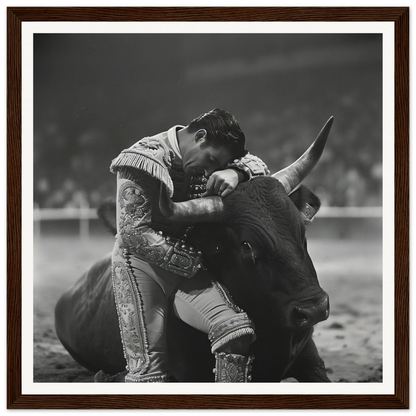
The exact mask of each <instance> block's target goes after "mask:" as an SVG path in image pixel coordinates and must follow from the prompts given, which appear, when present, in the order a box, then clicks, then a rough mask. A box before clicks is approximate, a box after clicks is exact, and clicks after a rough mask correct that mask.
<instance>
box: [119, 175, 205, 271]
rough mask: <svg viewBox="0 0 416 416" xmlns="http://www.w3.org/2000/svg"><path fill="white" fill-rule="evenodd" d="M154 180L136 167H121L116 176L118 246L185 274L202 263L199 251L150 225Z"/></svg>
mask: <svg viewBox="0 0 416 416" xmlns="http://www.w3.org/2000/svg"><path fill="white" fill-rule="evenodd" d="M155 185H156V187H157V185H158V181H155V180H154V179H153V178H151V177H149V175H147V174H145V173H143V172H140V171H136V172H135V174H134V179H133V178H132V175H131V174H129V173H128V172H125V171H124V170H120V171H119V172H118V176H117V189H118V190H117V231H118V234H117V238H118V243H119V246H120V248H121V249H123V250H127V251H128V252H129V253H130V254H132V255H135V256H137V257H139V258H141V259H143V260H145V261H147V262H149V263H151V264H155V265H157V266H159V267H162V268H163V269H165V270H168V271H171V272H173V273H176V274H179V275H181V276H185V277H188V278H189V277H192V276H193V275H195V273H196V272H197V271H198V269H199V268H200V267H201V260H202V259H201V253H200V252H197V251H195V250H194V249H193V248H192V247H190V246H189V245H185V244H184V243H183V242H182V241H180V240H177V239H175V238H171V237H168V236H164V235H163V234H162V233H160V232H157V231H155V230H154V229H152V228H151V226H150V225H151V220H152V197H154V194H155Z"/></svg>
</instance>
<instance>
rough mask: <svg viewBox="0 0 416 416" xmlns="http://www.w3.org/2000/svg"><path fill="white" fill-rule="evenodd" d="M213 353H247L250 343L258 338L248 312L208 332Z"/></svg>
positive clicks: (236, 315)
mask: <svg viewBox="0 0 416 416" xmlns="http://www.w3.org/2000/svg"><path fill="white" fill-rule="evenodd" d="M208 337H209V340H210V342H211V352H212V353H220V352H225V353H233V354H241V355H247V354H248V353H249V349H250V345H251V344H252V343H253V341H254V340H255V339H256V334H255V330H254V324H253V322H252V320H251V319H250V318H249V317H248V316H247V314H246V313H236V314H235V315H234V316H233V317H231V318H228V319H227V320H225V321H223V322H220V323H219V324H217V325H216V326H215V327H214V328H212V330H211V331H210V333H209V334H208Z"/></svg>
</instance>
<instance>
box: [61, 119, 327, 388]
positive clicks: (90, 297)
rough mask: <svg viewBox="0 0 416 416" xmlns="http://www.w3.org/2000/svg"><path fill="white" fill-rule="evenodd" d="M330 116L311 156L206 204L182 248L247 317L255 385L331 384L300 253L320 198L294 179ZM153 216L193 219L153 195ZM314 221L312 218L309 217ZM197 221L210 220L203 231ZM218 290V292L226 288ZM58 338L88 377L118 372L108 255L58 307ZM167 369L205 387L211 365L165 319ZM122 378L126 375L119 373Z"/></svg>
mask: <svg viewBox="0 0 416 416" xmlns="http://www.w3.org/2000/svg"><path fill="white" fill-rule="evenodd" d="M332 122H333V118H332V117H331V118H330V119H329V120H328V121H327V123H326V124H325V126H324V127H323V129H322V130H321V132H320V133H319V135H318V137H317V138H316V140H315V141H314V142H313V143H312V145H311V146H310V147H309V149H308V150H307V151H306V152H305V153H304V154H303V155H302V156H301V157H300V158H299V159H298V160H297V161H296V162H294V163H293V164H292V165H290V166H289V167H287V168H285V169H283V170H282V171H279V172H277V173H276V174H274V175H272V176H264V177H257V178H255V179H253V180H251V181H249V182H244V183H241V184H240V185H239V186H238V187H237V188H236V190H235V191H234V192H232V193H231V194H230V195H228V196H227V197H225V198H223V199H221V198H219V197H214V198H211V199H210V198H206V200H207V204H211V203H212V204H213V205H212V207H210V209H208V210H207V209H205V210H204V211H205V212H207V211H209V212H210V215H209V217H206V216H204V218H203V221H204V222H202V223H201V222H199V223H198V224H195V225H194V226H193V227H192V229H191V231H190V232H189V234H188V240H189V242H190V243H191V244H193V245H194V246H197V247H199V249H200V250H201V251H202V253H203V258H204V267H205V268H206V269H207V270H208V272H209V273H210V274H211V275H212V277H213V278H214V279H215V280H216V281H217V282H219V283H221V285H220V287H223V288H224V296H225V298H231V299H233V301H234V303H235V304H237V305H238V306H239V307H240V308H241V309H242V310H244V311H245V312H247V314H248V315H249V316H250V317H251V318H252V320H253V321H254V324H255V327H256V335H257V339H256V341H255V342H254V343H253V344H252V352H253V354H254V356H255V361H254V364H253V370H252V381H253V382H280V381H281V380H283V379H285V378H288V377H293V378H295V379H296V380H298V381H299V382H329V381H330V380H329V378H328V377H327V374H326V369H325V365H324V362H323V360H322V359H321V358H320V356H319V353H318V351H317V348H316V345H315V343H314V341H313V338H312V334H313V327H314V325H315V324H317V323H318V322H321V321H323V320H326V319H327V318H328V316H329V298H328V295H327V293H326V292H325V291H324V290H323V289H322V288H321V287H320V285H319V282H318V278H317V274H316V271H315V268H314V265H313V263H312V260H311V258H310V256H309V254H308V250H307V242H306V235H305V222H306V221H307V220H309V219H310V218H311V217H312V216H313V215H314V214H315V213H316V212H317V211H318V209H319V207H320V201H319V199H318V198H317V197H316V196H315V195H314V194H313V193H312V192H311V191H310V190H309V189H307V188H306V187H305V186H304V185H300V183H301V181H302V180H303V179H304V178H305V176H306V175H307V174H308V173H309V172H310V171H311V169H312V168H313V167H314V165H315V164H316V163H317V161H318V160H319V158H320V156H321V154H322V152H323V150H324V147H325V145H326V141H327V137H328V134H329V131H330V128H331V125H332ZM160 201H161V202H160V208H161V211H162V212H163V214H164V215H165V216H167V217H168V218H170V219H171V220H172V221H184V222H189V221H190V220H191V221H198V218H199V221H200V217H199V216H198V212H195V211H193V210H191V209H190V207H192V201H185V202H181V203H174V202H172V201H171V200H169V199H168V198H167V197H166V194H165V193H164V192H163V190H162V192H161V198H160ZM311 213H312V214H311ZM205 221H208V223H206V222H205ZM225 288H226V289H225ZM55 328H56V333H57V336H58V338H59V339H60V341H61V343H62V344H63V346H64V347H65V348H66V349H67V351H68V352H69V353H70V355H71V356H72V357H73V358H74V359H75V360H76V361H77V362H78V363H80V364H81V365H82V366H84V367H86V368H87V369H89V370H91V371H94V372H96V371H99V370H103V371H104V373H107V374H110V375H112V374H114V375H116V376H114V377H113V378H111V377H110V378H109V380H111V381H119V380H120V379H122V377H121V378H120V377H117V374H121V375H122V374H124V373H125V366H126V362H125V359H124V355H123V349H122V342H121V338H120V332H119V326H118V318H117V313H116V306H115V301H114V295H113V290H112V280H111V253H109V254H108V255H107V256H105V257H104V258H103V259H102V260H100V261H98V262H97V263H95V264H94V265H93V266H92V268H91V269H90V270H88V271H87V272H86V273H85V274H84V275H83V276H82V277H81V278H80V279H79V280H78V281H77V282H76V283H75V285H73V286H72V287H71V288H69V289H68V290H67V291H66V292H65V293H64V294H63V295H62V296H61V298H60V299H59V301H58V303H57V305H56V308H55ZM167 331H168V345H169V352H170V357H171V367H172V368H171V371H172V374H173V375H174V377H175V378H176V379H177V380H178V381H181V382H184V381H191V382H195V381H213V374H212V369H213V368H214V357H213V355H212V354H211V352H210V346H209V341H208V339H207V336H206V335H205V334H202V333H200V332H199V331H197V330H195V329H194V328H191V327H190V326H188V325H187V324H185V323H183V322H182V321H180V320H179V319H178V318H176V317H175V315H174V313H171V314H170V316H169V319H168V324H167ZM123 372H124V373H123Z"/></svg>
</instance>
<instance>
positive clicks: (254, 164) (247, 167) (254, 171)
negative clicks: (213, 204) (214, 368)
mask: <svg viewBox="0 0 416 416" xmlns="http://www.w3.org/2000/svg"><path fill="white" fill-rule="evenodd" d="M269 174H270V171H269V169H268V168H267V166H266V164H265V163H264V162H263V161H262V160H261V159H260V158H258V157H257V156H254V155H252V154H250V153H247V154H246V155H245V156H243V157H242V158H240V159H234V161H232V162H231V163H229V164H228V165H226V166H225V167H224V169H220V170H217V171H215V172H214V173H213V174H212V175H211V176H210V177H209V179H208V182H207V184H206V192H205V193H204V194H202V196H207V195H217V194H218V195H221V196H222V197H223V198H224V197H225V196H227V195H229V194H230V193H231V192H232V191H233V190H234V189H235V188H236V187H237V185H238V184H239V183H241V182H245V181H249V180H251V179H253V178H255V177H256V176H263V175H269ZM218 191H220V192H218Z"/></svg>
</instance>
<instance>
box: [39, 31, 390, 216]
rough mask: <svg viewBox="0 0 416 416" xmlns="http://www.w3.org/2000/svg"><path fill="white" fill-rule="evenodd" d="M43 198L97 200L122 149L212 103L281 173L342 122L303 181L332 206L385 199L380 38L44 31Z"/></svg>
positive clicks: (49, 202) (108, 189) (48, 201)
mask: <svg viewBox="0 0 416 416" xmlns="http://www.w3.org/2000/svg"><path fill="white" fill-rule="evenodd" d="M34 45H35V51H34V52H35V55H34V56H35V60H34V88H35V96H34V111H35V114H34V119H35V126H34V158H35V160H34V182H35V183H34V190H35V193H34V198H35V202H36V203H37V204H39V206H40V207H41V208H44V207H69V206H79V205H80V204H82V203H85V202H86V201H87V202H88V203H89V204H90V206H91V207H96V206H98V204H99V203H100V202H101V201H102V200H103V199H105V198H106V197H108V196H113V195H114V193H115V178H114V176H113V175H112V174H111V173H110V172H109V165H110V162H111V160H112V159H113V158H114V157H116V156H117V155H118V153H119V152H120V151H121V150H122V149H124V148H126V147H129V146H130V145H131V144H133V143H134V142H135V141H137V140H139V139H140V138H141V137H143V136H146V135H153V134H156V133H159V132H161V131H164V130H167V129H168V128H170V127H171V126H172V125H175V124H187V123H189V121H190V120H191V119H193V118H194V117H196V116H198V115H199V114H201V113H203V112H206V111H208V110H210V109H212V108H214V107H221V108H224V109H226V110H228V111H230V112H231V113H233V114H234V115H235V116H236V118H237V119H238V121H239V122H240V125H241V127H242V128H243V130H244V132H245V133H246V137H247V144H248V148H249V150H250V152H251V153H253V154H255V155H257V156H259V157H261V158H262V159H263V160H264V161H265V162H266V163H267V164H268V166H269V168H270V170H271V171H272V172H274V171H276V170H278V169H281V168H283V167H285V166H286V165H288V164H290V163H292V162H293V160H295V159H296V158H297V157H298V156H299V155H300V154H301V153H302V152H303V151H304V150H305V149H306V148H307V147H308V146H309V145H310V143H311V142H312V141H313V139H314V138H315V137H316V135H317V133H318V132H319V130H320V129H321V127H322V125H323V124H324V123H325V121H326V120H327V119H328V118H329V117H330V116H332V115H333V116H334V117H335V121H334V125H333V127H332V131H331V134H330V138H329V143H328V146H327V148H326V150H325V153H324V156H323V158H322V159H321V162H320V163H319V164H318V166H317V167H316V168H315V170H314V171H313V173H312V174H311V175H310V177H308V178H307V180H305V183H306V184H307V185H308V186H310V187H311V188H312V189H313V190H314V191H315V192H316V193H317V194H318V195H319V196H320V197H321V199H322V202H323V205H329V206H380V205H381V201H382V195H381V186H382V36H381V35H377V34H345V35H344V34H341V35H333V34H322V35H321V34H290V35H289V34H235V35H234V34H38V35H35V37H34Z"/></svg>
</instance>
